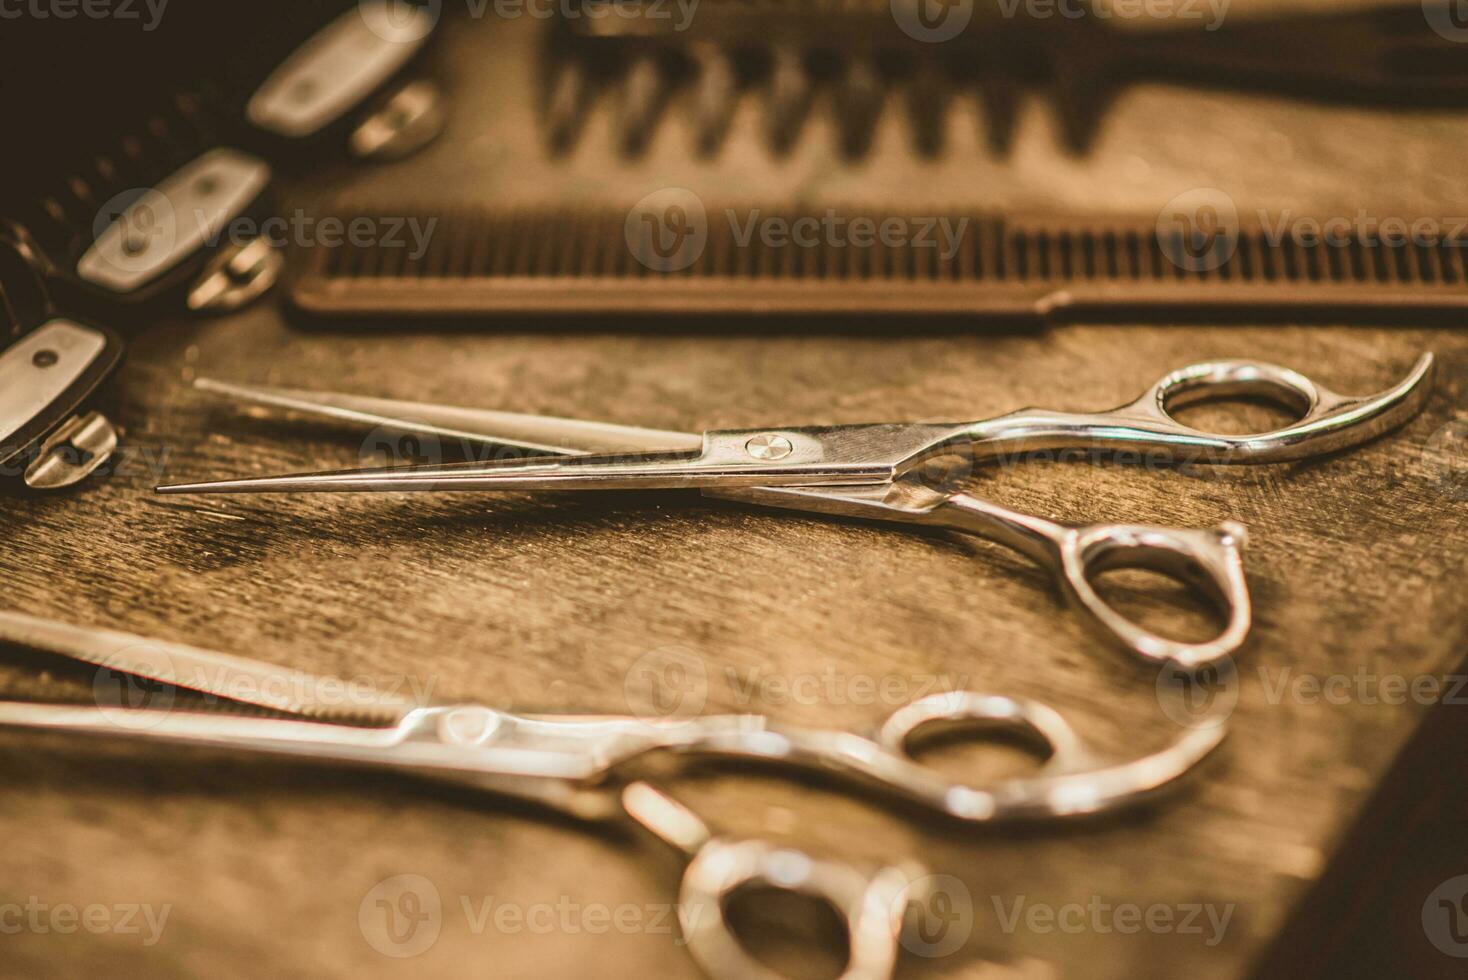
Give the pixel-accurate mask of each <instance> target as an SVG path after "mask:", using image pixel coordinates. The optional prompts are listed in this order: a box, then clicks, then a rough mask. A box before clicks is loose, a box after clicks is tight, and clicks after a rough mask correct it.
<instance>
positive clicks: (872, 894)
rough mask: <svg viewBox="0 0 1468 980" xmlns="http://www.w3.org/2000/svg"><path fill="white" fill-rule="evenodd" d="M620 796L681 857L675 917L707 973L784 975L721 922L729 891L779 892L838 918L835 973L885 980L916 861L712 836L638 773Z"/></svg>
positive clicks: (913, 897)
mask: <svg viewBox="0 0 1468 980" xmlns="http://www.w3.org/2000/svg"><path fill="white" fill-rule="evenodd" d="M622 802H623V806H624V807H625V808H626V810H627V812H628V813H629V814H630V815H631V816H632V818H633V819H635V820H636V821H637V822H638V823H640V824H642V825H643V826H644V827H646V828H648V829H649V830H651V831H652V832H653V833H654V834H656V835H657V836H658V837H660V838H662V839H663V840H664V841H666V842H667V843H669V844H671V845H673V846H674V847H675V848H677V849H678V850H679V851H681V852H682V853H683V854H684V856H685V857H686V858H687V859H688V867H687V869H686V870H685V871H684V872H683V882H682V885H681V887H680V888H679V891H678V925H679V928H680V929H681V930H682V932H683V938H684V941H685V942H687V944H688V951H689V952H690V953H691V954H692V955H693V958H694V959H695V960H697V961H698V964H699V966H701V967H702V968H703V970H704V972H705V973H707V974H708V975H709V976H710V977H712V978H714V980H785V978H784V977H783V976H782V975H781V974H779V973H776V972H775V971H774V970H771V969H770V968H769V967H767V966H765V965H764V964H762V963H760V962H759V961H758V960H756V959H755V958H754V957H753V956H751V955H750V954H749V953H748V952H747V951H746V950H745V949H744V947H743V945H741V944H740V942H739V938H738V936H737V935H735V933H734V930H733V929H732V928H731V927H730V925H729V914H728V904H729V901H730V899H731V898H732V897H733V896H734V894H735V893H736V892H739V891H742V890H745V889H761V890H766V889H768V890H774V891H781V892H788V893H791V894H794V895H801V896H805V897H807V898H812V899H815V900H816V901H820V902H824V903H826V904H827V905H829V906H830V907H831V909H832V910H833V911H834V912H835V913H836V914H837V915H838V916H840V918H841V920H842V922H843V923H844V924H845V926H846V937H847V948H848V955H847V958H846V968H845V969H844V970H843V971H842V973H841V975H840V977H839V978H838V980H889V978H890V977H891V976H892V972H893V970H894V968H895V967H896V965H897V957H898V952H899V945H898V943H899V937H900V935H901V932H902V927H903V923H904V921H905V919H906V913H907V909H908V907H909V904H910V903H911V902H913V901H918V900H920V899H921V897H922V896H921V895H919V894H917V892H918V890H919V889H918V888H917V887H915V884H914V883H915V882H920V881H921V880H922V879H923V878H925V877H926V876H925V874H924V872H923V869H922V868H920V867H917V866H916V865H911V866H905V867H895V866H889V867H884V868H881V869H879V870H877V871H875V872H873V873H870V874H869V873H867V872H865V871H862V870H859V869H858V868H856V867H854V866H852V865H849V864H845V863H843V862H840V861H831V860H823V859H820V858H815V857H811V856H810V855H808V854H805V853H804V852H802V851H797V850H794V849H793V848H788V847H780V846H777V845H775V844H772V843H770V842H768V841H762V840H726V839H724V838H720V837H713V836H711V835H710V834H709V831H708V828H707V827H706V826H704V824H703V822H702V821H701V820H699V819H698V817H696V816H695V815H694V814H693V813H692V812H691V811H689V810H688V809H687V808H686V807H684V806H683V805H682V804H680V803H678V802H677V801H676V800H673V799H672V798H671V797H669V796H667V795H666V794H664V793H662V792H660V791H658V790H656V789H654V788H653V787H652V786H650V785H648V784H647V783H633V784H632V785H630V786H628V787H627V788H626V789H625V790H624V791H623V794H622Z"/></svg>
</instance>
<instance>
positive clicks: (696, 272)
mask: <svg viewBox="0 0 1468 980" xmlns="http://www.w3.org/2000/svg"><path fill="white" fill-rule="evenodd" d="M730 211H732V212H733V214H734V215H735V217H734V218H729V217H727V214H728V213H729V212H730ZM830 211H831V212H834V213H836V214H838V215H844V216H847V217H848V219H849V216H851V215H863V214H867V213H869V210H863V209H861V208H841V207H833V208H832V209H830ZM356 213H359V214H362V215H372V214H374V213H380V214H384V215H386V214H392V215H398V216H402V215H404V214H405V212H404V211H403V210H401V209H393V208H384V209H382V210H381V211H380V212H374V211H373V210H370V209H368V210H363V211H361V212H356ZM407 213H411V209H410V210H409V211H408V212H407ZM826 213H827V212H826V211H824V210H815V209H812V210H811V211H809V212H795V211H791V210H789V209H782V208H780V207H778V206H769V207H762V206H758V205H741V206H736V207H733V208H725V207H722V206H715V205H714V204H713V203H710V204H709V205H708V206H707V208H706V215H707V220H706V222H705V223H704V224H705V226H706V231H707V239H706V241H705V242H704V243H703V245H702V247H701V248H700V249H698V250H697V251H696V253H694V252H690V253H689V254H688V255H687V256H680V255H676V254H672V253H667V252H666V251H659V245H660V243H659V242H656V241H654V240H652V238H651V235H652V234H653V231H652V230H651V229H650V228H648V227H645V226H643V225H641V224H639V223H637V222H635V221H633V222H629V218H628V212H627V211H625V210H620V209H613V208H607V209H605V210H584V211H569V210H543V211H538V210H514V211H490V210H482V211H459V212H448V213H443V214H435V213H433V212H425V213H423V214H421V215H414V220H415V221H417V223H418V227H419V228H429V227H431V228H432V229H433V233H432V235H430V236H428V237H427V240H426V243H425V245H424V247H423V250H422V251H421V253H419V252H418V251H417V250H415V249H413V248H410V247H407V246H409V245H411V244H412V241H411V239H406V240H404V241H398V242H388V243H377V244H374V245H371V246H368V247H356V246H352V245H346V244H344V245H342V247H340V248H327V247H316V248H312V249H308V250H306V251H305V253H304V254H303V255H302V256H301V262H300V263H299V264H298V268H299V269H300V270H301V271H300V274H299V276H298V278H296V279H295V281H294V282H293V283H292V287H291V298H292V300H293V302H294V303H295V305H296V306H297V307H298V308H299V309H300V310H302V311H303V312H306V313H310V314H314V315H320V316H333V317H340V316H350V317H353V318H355V319H362V318H371V317H397V318H401V317H402V316H405V315H414V316H425V315H426V316H445V317H451V316H456V315H484V314H500V315H518V314H548V315H549V314H554V315H601V314H635V315H638V316H639V317H642V316H646V315H657V314H678V315H687V314H719V315H741V316H764V315H775V314H797V313H823V314H849V313H867V314H887V315H899V316H903V315H914V314H915V315H942V314H949V315H962V316H963V317H965V318H966V319H967V318H972V317H975V316H978V317H994V318H1000V319H1009V320H1031V321H1033V320H1040V321H1050V320H1062V319H1066V318H1071V319H1085V318H1099V319H1105V318H1114V317H1116V316H1127V317H1135V318H1142V319H1145V318H1152V317H1161V316H1167V315H1173V316H1179V315H1180V316H1202V317H1210V316H1248V315H1251V314H1253V315H1264V314H1280V313H1284V314H1288V315H1289V316H1292V317H1297V318H1298V317H1301V316H1306V317H1309V318H1312V319H1322V318H1327V319H1328V318H1344V319H1350V318H1362V317H1368V318H1372V319H1375V318H1387V319H1390V318H1392V317H1393V316H1395V315H1401V314H1407V313H1423V312H1443V311H1457V310H1462V309H1464V308H1465V307H1468V264H1465V262H1468V254H1465V253H1468V237H1464V230H1463V229H1457V230H1454V229H1451V228H1446V229H1444V234H1443V236H1442V238H1441V239H1438V240H1434V241H1411V240H1405V241H1404V240H1393V239H1391V238H1389V237H1388V236H1386V235H1385V234H1384V233H1381V234H1379V235H1378V233H1377V232H1374V231H1372V230H1371V229H1355V230H1353V231H1351V232H1350V233H1349V234H1347V235H1344V236H1340V237H1332V238H1329V239H1324V240H1308V239H1303V238H1301V237H1299V236H1296V235H1292V234H1288V233H1286V234H1283V235H1280V234H1278V233H1277V232H1276V230H1275V229H1271V228H1270V227H1269V226H1268V224H1267V223H1265V224H1257V225H1255V226H1254V227H1244V228H1241V229H1239V230H1238V232H1237V233H1233V232H1232V231H1231V230H1228V229H1224V230H1222V231H1219V230H1217V229H1214V231H1213V233H1211V234H1205V233H1204V230H1203V229H1200V228H1189V227H1187V225H1186V224H1179V225H1177V226H1176V227H1164V228H1162V229H1159V225H1158V222H1157V221H1156V220H1155V219H1154V218H1148V219H1140V218H1139V219H1127V218H1117V217H1096V218H1087V217H1083V216H1078V217H1062V216H1051V217H1043V216H1042V217H1033V218H1028V217H1024V216H1015V217H1009V216H1005V215H999V214H993V213H983V212H967V213H965V212H958V211H943V210H931V209H929V210H924V209H921V208H915V209H910V210H909V211H904V212H902V214H903V215H905V216H906V215H910V216H911V219H910V221H908V222H907V224H908V226H909V227H911V228H912V229H913V236H912V238H911V240H910V241H908V242H907V243H905V244H901V245H890V246H888V245H883V244H881V242H879V241H878V242H873V243H872V244H871V246H870V247H859V246H857V245H855V244H852V243H846V244H845V245H844V246H837V245H836V244H834V243H832V242H830V241H826V240H824V239H822V240H821V241H820V242H818V243H817V244H815V245H812V246H810V247H792V246H790V245H789V244H786V245H785V246H784V247H771V246H768V245H766V244H765V243H764V242H762V241H761V239H760V236H759V235H758V234H754V235H750V236H748V238H747V240H744V241H741V239H740V230H741V227H742V225H741V222H747V221H748V218H747V216H748V215H752V214H758V215H760V216H761V217H762V218H764V219H769V220H773V219H776V218H779V219H782V220H783V221H784V222H786V227H791V226H793V225H794V223H795V222H797V221H799V220H800V219H801V218H802V217H804V218H806V219H812V218H813V219H815V220H821V218H822V217H823V215H825V214H826ZM922 215H926V216H928V217H926V218H923V217H919V216H922ZM343 217H344V219H345V220H348V221H350V220H351V219H352V217H353V213H348V214H346V215H344V216H343ZM374 220H380V221H382V222H384V224H385V222H386V221H387V219H374ZM394 220H396V221H397V222H399V223H401V222H402V221H403V220H404V219H403V218H402V217H398V218H396V219H394ZM430 222H433V223H432V224H430ZM944 222H946V228H947V229H949V231H950V232H954V231H957V232H958V234H956V235H953V236H952V240H951V241H950V240H948V239H945V238H944V237H943V235H942V234H941V233H940V232H939V231H938V230H937V229H940V228H943V227H945V225H944V224H943V223H944ZM929 225H931V226H932V227H931V228H930V229H929V231H930V234H929V236H928V237H929V240H927V241H925V242H920V241H919V238H920V235H921V233H922V231H923V228H924V227H926V226H929ZM629 228H631V229H633V230H634V231H635V232H636V234H635V235H634V234H631V233H629ZM629 235H630V237H629ZM637 235H640V236H641V238H638V237H637ZM685 247H688V246H685ZM659 257H663V258H667V259H669V260H670V261H669V262H668V263H667V264H664V265H662V266H661V268H664V269H667V270H669V271H656V270H657V269H658V268H659V265H658V263H656V262H651V261H648V260H650V259H655V258H659ZM684 259H686V260H687V261H686V264H685V263H684V261H683V260H684ZM394 322H400V321H394Z"/></svg>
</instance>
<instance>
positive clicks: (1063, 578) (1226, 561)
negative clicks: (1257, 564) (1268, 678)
mask: <svg viewBox="0 0 1468 980" xmlns="http://www.w3.org/2000/svg"><path fill="white" fill-rule="evenodd" d="M925 523H930V524H936V525H939V526H942V527H948V528H952V529H954V530H958V531H964V532H966V533H969V534H979V535H982V536H984V537H987V538H991V539H993V540H995V541H998V542H1000V543H1002V544H1006V545H1008V546H1010V547H1012V548H1015V549H1017V550H1019V551H1022V552H1024V553H1025V554H1027V555H1029V556H1030V557H1031V558H1033V559H1034V560H1035V561H1036V562H1038V563H1040V564H1041V565H1044V566H1045V567H1047V568H1049V569H1050V570H1051V571H1052V572H1053V573H1054V574H1055V579H1056V582H1057V583H1058V585H1059V586H1060V590H1061V592H1063V593H1064V594H1065V597H1066V599H1067V600H1069V601H1070V603H1071V604H1072V605H1073V606H1075V607H1076V608H1077V609H1079V610H1080V611H1081V612H1082V613H1083V614H1084V615H1085V616H1086V618H1087V620H1088V621H1089V622H1090V623H1091V624H1092V625H1093V626H1094V627H1096V628H1097V629H1099V630H1100V631H1101V632H1102V633H1103V634H1105V635H1107V636H1108V637H1110V638H1112V639H1113V640H1115V641H1116V642H1118V643H1120V644H1121V645H1122V646H1123V647H1125V648H1126V649H1127V650H1130V651H1131V652H1132V653H1133V654H1135V655H1137V656H1138V657H1141V658H1142V659H1143V660H1147V661H1151V662H1154V663H1158V664H1172V665H1173V666H1175V667H1177V668H1179V669H1181V670H1185V671H1190V672H1192V671H1197V670H1201V669H1202V668H1204V667H1207V666H1208V665H1210V664H1213V663H1216V662H1217V661H1219V660H1222V659H1223V658H1224V657H1227V656H1229V655H1231V654H1232V653H1234V651H1236V650H1238V649H1239V647H1240V646H1242V645H1243V643H1244V640H1245V639H1246V638H1247V637H1248V635H1249V627H1250V625H1251V623H1252V621H1253V612H1252V607H1251V605H1250V603H1249V585H1248V582H1247V581H1246V580H1245V578H1244V558H1243V549H1244V545H1245V543H1246V542H1247V540H1248V535H1247V533H1246V531H1245V530H1244V527H1243V525H1241V524H1238V523H1236V522H1234V521H1225V522H1224V523H1223V524H1221V525H1219V526H1218V527H1217V528H1215V529H1213V530H1190V529H1184V528H1171V527H1155V526H1152V525H1147V524H1089V525H1085V526H1083V527H1070V526H1068V525H1065V524H1057V523H1055V522H1054V521H1048V520H1045V519H1044V518H1041V517H1034V516H1032V515H1029V514H1022V513H1020V512H1019V511H1015V510H1010V509H1009V508H1007V507H1002V506H1000V505H999V504H996V503H993V502H991V501H988V500H984V499H982V498H980V497H975V496H973V495H972V494H968V493H955V494H950V495H949V496H948V497H947V498H945V499H944V501H943V504H942V506H940V507H937V508H935V509H934V510H933V511H931V512H930V515H929V519H928V520H927V521H925ZM1114 568H1144V569H1147V570H1149V571H1154V572H1160V573H1162V574H1163V575H1166V576H1168V577H1169V578H1173V579H1176V580H1177V581H1180V582H1182V583H1183V584H1185V585H1188V586H1191V587H1192V588H1194V589H1195V590H1197V591H1198V592H1199V593H1201V594H1202V595H1203V596H1204V597H1205V598H1206V599H1207V600H1208V601H1210V602H1211V603H1212V604H1213V605H1214V606H1215V607H1216V608H1217V609H1218V611H1219V612H1220V613H1222V614H1223V617H1224V619H1225V625H1224V627H1223V630H1222V631H1221V632H1220V633H1219V634H1218V635H1217V636H1214V637H1213V638H1211V639H1208V640H1205V641H1202V642H1198V643H1189V642H1186V641H1183V640H1172V639H1168V638H1167V637H1165V636H1160V635H1158V634H1156V633H1153V632H1152V631H1150V630H1147V629H1145V628H1143V627H1142V626H1140V625H1138V624H1137V623H1134V622H1132V620H1130V619H1128V618H1127V617H1126V616H1124V615H1122V614H1121V613H1120V612H1118V611H1117V610H1115V609H1113V608H1112V607H1111V606H1110V605H1109V604H1108V603H1107V602H1106V600H1105V599H1103V598H1102V597H1101V595H1100V593H1098V592H1097V591H1096V587H1095V583H1094V579H1095V576H1097V575H1099V574H1100V573H1101V572H1104V571H1107V570H1108V569H1114Z"/></svg>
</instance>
